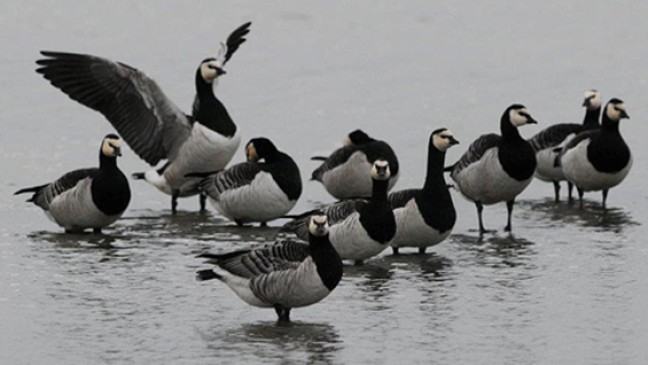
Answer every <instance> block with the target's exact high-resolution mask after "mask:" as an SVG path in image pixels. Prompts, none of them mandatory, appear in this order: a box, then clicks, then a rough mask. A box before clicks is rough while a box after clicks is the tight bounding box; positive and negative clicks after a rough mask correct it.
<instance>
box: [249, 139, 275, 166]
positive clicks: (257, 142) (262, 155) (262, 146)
mask: <svg viewBox="0 0 648 365" xmlns="http://www.w3.org/2000/svg"><path fill="white" fill-rule="evenodd" d="M277 152H278V151H277V147H275V145H274V143H272V142H271V141H270V140H269V139H267V138H253V139H251V140H250V141H249V142H248V143H247V144H246V145H245V156H246V157H247V160H248V161H251V162H258V161H259V160H261V159H266V161H267V159H268V157H272V156H274V155H275V154H277Z"/></svg>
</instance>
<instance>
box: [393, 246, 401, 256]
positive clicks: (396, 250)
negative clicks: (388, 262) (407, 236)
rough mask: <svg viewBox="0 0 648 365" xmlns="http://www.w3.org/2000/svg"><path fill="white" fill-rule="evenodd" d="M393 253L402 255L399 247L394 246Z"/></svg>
mask: <svg viewBox="0 0 648 365" xmlns="http://www.w3.org/2000/svg"><path fill="white" fill-rule="evenodd" d="M392 253H393V254H394V256H398V255H400V252H398V247H396V246H392Z"/></svg>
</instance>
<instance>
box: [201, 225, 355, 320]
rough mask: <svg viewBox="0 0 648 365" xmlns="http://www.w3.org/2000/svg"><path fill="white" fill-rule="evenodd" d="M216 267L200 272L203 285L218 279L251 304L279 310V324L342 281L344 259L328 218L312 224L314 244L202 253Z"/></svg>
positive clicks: (278, 244) (310, 240) (285, 242)
mask: <svg viewBox="0 0 648 365" xmlns="http://www.w3.org/2000/svg"><path fill="white" fill-rule="evenodd" d="M199 257H204V258H207V259H208V261H207V262H208V263H211V264H214V265H216V267H215V268H214V269H209V270H202V271H199V272H198V273H197V276H196V278H197V280H199V281H203V280H211V279H218V280H220V281H222V282H224V283H225V284H227V286H229V287H230V288H231V289H232V290H233V291H234V293H236V295H238V296H239V298H241V299H243V301H245V302H246V303H248V304H250V305H253V306H256V307H262V308H269V307H274V309H275V311H276V313H277V316H278V319H279V321H289V320H290V310H291V309H292V308H297V307H305V306H308V305H311V304H314V303H317V302H319V301H321V300H322V299H324V298H325V297H326V296H328V295H329V294H330V293H331V292H332V291H333V289H335V287H336V286H337V285H338V283H339V282H340V279H341V278H342V272H343V269H342V260H341V259H340V256H339V255H338V253H337V252H336V251H335V249H334V248H333V246H332V245H331V241H329V227H328V223H327V221H326V216H324V215H313V216H312V217H311V218H310V220H309V224H308V244H305V243H301V242H295V241H293V240H279V241H277V242H275V243H274V244H267V245H264V246H261V247H258V248H254V249H247V250H240V251H236V252H232V253H226V254H220V255H217V254H202V255H200V256H199Z"/></svg>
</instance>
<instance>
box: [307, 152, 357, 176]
mask: <svg viewBox="0 0 648 365" xmlns="http://www.w3.org/2000/svg"><path fill="white" fill-rule="evenodd" d="M357 150H358V147H357V146H344V147H341V148H338V149H337V150H335V151H333V153H331V155H330V156H329V157H328V158H327V159H326V160H324V162H322V164H321V165H320V166H319V167H318V168H316V169H315V170H314V171H313V173H312V175H311V179H312V180H317V181H322V175H324V173H325V172H327V171H329V170H332V169H334V168H336V167H337V166H340V165H342V164H343V163H345V162H347V160H348V159H349V157H351V155H352V154H353V153H354V152H355V151H357ZM315 160H319V158H317V159H315Z"/></svg>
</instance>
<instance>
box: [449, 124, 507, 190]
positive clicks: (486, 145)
mask: <svg viewBox="0 0 648 365" xmlns="http://www.w3.org/2000/svg"><path fill="white" fill-rule="evenodd" d="M501 140H502V137H501V136H499V135H497V134H495V133H489V134H485V135H482V136H480V137H479V138H477V139H476V140H475V141H474V142H473V143H471V144H470V147H468V152H466V153H464V155H463V156H461V159H459V161H457V163H455V165H454V166H453V169H452V173H451V176H453V179H454V176H456V175H457V174H459V173H460V172H461V171H462V170H463V169H465V168H466V167H468V166H469V165H470V164H473V163H475V162H477V161H479V160H481V158H482V157H483V156H484V155H485V154H486V151H488V150H490V149H492V148H494V147H497V146H498V145H499V143H500V141H501Z"/></svg>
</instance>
